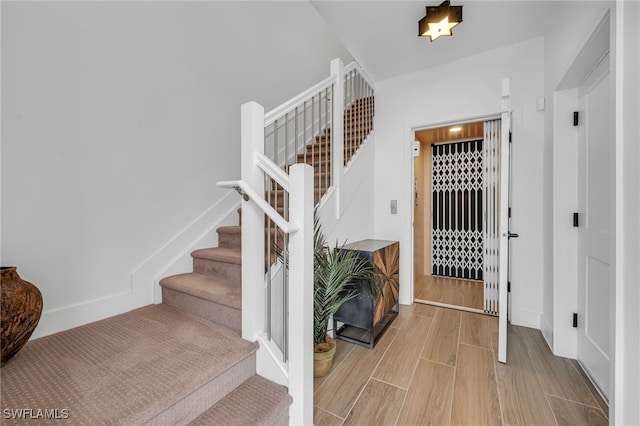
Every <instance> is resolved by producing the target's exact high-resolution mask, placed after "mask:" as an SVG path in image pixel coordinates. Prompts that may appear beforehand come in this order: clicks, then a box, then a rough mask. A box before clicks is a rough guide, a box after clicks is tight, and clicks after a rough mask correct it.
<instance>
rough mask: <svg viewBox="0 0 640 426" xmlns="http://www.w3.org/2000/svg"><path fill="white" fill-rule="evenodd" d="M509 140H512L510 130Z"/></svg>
mask: <svg viewBox="0 0 640 426" xmlns="http://www.w3.org/2000/svg"><path fill="white" fill-rule="evenodd" d="M511 140H512V138H511V132H509V143H511Z"/></svg>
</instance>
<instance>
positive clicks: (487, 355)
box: [314, 304, 608, 426]
mask: <svg viewBox="0 0 640 426" xmlns="http://www.w3.org/2000/svg"><path fill="white" fill-rule="evenodd" d="M497 329H498V327H497V318H495V317H490V316H485V315H481V314H475V313H470V312H462V311H456V310H451V309H446V308H441V307H435V306H428V305H420V304H414V305H412V306H405V305H401V306H400V313H399V314H398V317H397V318H396V319H395V321H394V322H393V323H392V324H391V326H390V327H389V328H388V329H387V331H386V333H385V335H384V336H382V338H381V339H380V341H379V343H378V344H377V345H376V347H375V348H374V349H373V350H368V349H366V348H364V347H361V346H356V345H353V344H351V343H347V342H343V341H340V340H339V341H338V342H337V344H338V347H337V351H336V358H335V362H334V365H333V368H332V370H331V373H330V374H329V375H328V376H327V377H324V378H321V379H316V380H315V383H314V389H315V393H314V405H315V413H314V423H315V425H317V426H322V425H336V426H337V425H347V424H349V425H367V426H369V425H381V426H386V425H459V424H460V425H461V424H466V425H510V426H517V425H557V426H561V425H606V424H608V408H607V406H606V404H605V403H604V402H603V400H602V399H601V398H600V396H599V395H598V393H597V392H596V390H595V389H594V388H593V386H592V385H591V383H590V382H589V381H588V380H587V379H586V377H585V375H584V374H583V373H582V372H581V371H580V370H579V368H580V367H579V366H578V364H577V363H576V362H575V361H573V360H569V359H566V358H560V357H556V356H553V354H551V351H550V350H549V348H548V347H547V346H546V343H545V342H544V339H543V337H542V334H541V333H540V331H538V330H533V329H529V328H524V327H515V326H511V325H510V326H509V339H508V345H509V348H508V363H507V364H501V363H499V362H497V354H496V349H497Z"/></svg>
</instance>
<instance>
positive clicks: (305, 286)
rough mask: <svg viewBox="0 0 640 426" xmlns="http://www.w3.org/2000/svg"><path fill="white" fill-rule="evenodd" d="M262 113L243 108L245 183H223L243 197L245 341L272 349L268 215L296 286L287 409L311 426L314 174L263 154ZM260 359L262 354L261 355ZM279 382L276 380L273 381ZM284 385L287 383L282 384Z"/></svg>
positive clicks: (255, 107)
mask: <svg viewBox="0 0 640 426" xmlns="http://www.w3.org/2000/svg"><path fill="white" fill-rule="evenodd" d="M264 117H265V116H264V108H263V107H262V106H261V105H259V104H257V103H255V102H248V103H246V104H244V105H242V130H241V179H240V180H237V181H227V182H219V183H218V186H221V187H226V188H233V189H235V190H236V191H238V193H240V194H241V195H242V197H243V200H244V202H243V205H242V212H241V215H242V337H243V338H244V339H246V340H249V341H252V342H255V341H259V342H260V346H261V349H263V350H266V351H268V352H270V353H272V352H273V351H274V350H277V349H274V347H273V346H272V345H271V340H270V339H269V338H267V337H266V336H265V331H266V330H267V320H266V318H267V310H268V309H271V305H272V302H273V301H272V297H271V296H272V295H271V294H270V293H268V291H267V290H268V289H266V288H265V238H264V235H265V215H266V217H268V219H269V220H270V221H273V222H274V223H276V224H277V226H278V228H279V229H281V230H282V232H284V233H285V234H286V235H287V236H288V238H287V239H288V246H289V250H288V251H289V253H290V254H289V259H288V261H287V262H286V263H288V265H289V268H288V271H287V275H288V277H289V280H290V281H291V282H292V283H294V285H292V286H290V287H289V288H286V289H284V291H285V293H286V294H287V300H286V305H284V306H281V307H280V308H281V310H282V312H285V313H287V314H288V315H285V318H286V322H287V327H286V328H287V333H286V334H287V335H288V339H289V341H291V342H295V344H291V345H290V344H289V343H288V342H285V346H286V348H287V349H286V352H287V354H288V357H287V362H286V364H284V365H281V366H280V368H282V369H283V370H286V371H284V372H285V374H286V376H287V383H286V385H287V386H288V387H289V393H290V394H291V395H292V396H294V402H293V404H292V405H291V408H290V410H289V416H290V420H291V422H292V423H294V424H312V423H313V355H312V352H311V348H313V293H312V291H313V252H312V251H313V241H312V233H313V169H312V167H311V166H309V165H307V164H295V165H292V166H291V167H290V168H289V174H288V175H287V174H286V173H284V172H283V171H282V169H280V168H279V167H278V166H277V165H276V164H275V163H273V162H272V161H271V160H270V159H268V158H267V157H266V156H265V155H264V122H265V121H264ZM265 177H267V178H268V179H273V180H274V181H275V182H277V184H278V185H279V186H281V187H282V188H283V189H284V190H285V191H287V192H288V194H289V212H288V219H285V218H284V217H283V216H282V215H281V214H280V213H279V212H278V211H277V210H276V209H274V208H273V206H271V205H270V204H269V203H268V202H267V200H266V199H265V196H264V182H265ZM258 357H260V354H258ZM265 368H266V369H268V368H269V367H268V366H263V365H261V363H260V362H258V363H257V372H258V374H261V375H263V376H265V377H267V378H272V377H271V376H272V375H273V373H272V372H269V371H262V369H265ZM274 379H275V380H277V378H274ZM283 384H285V383H283Z"/></svg>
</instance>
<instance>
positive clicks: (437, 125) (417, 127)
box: [405, 112, 502, 303]
mask: <svg viewBox="0 0 640 426" xmlns="http://www.w3.org/2000/svg"><path fill="white" fill-rule="evenodd" d="M500 118H502V112H494V113H489V114H483V115H479V116H475V117H466V118H461V119H456V120H447V121H441V122H436V123H429V124H418V125H413V126H410V127H409V128H408V130H407V134H408V136H407V143H406V144H405V145H406V147H408V149H407V156H408V159H409V164H410V167H411V173H410V175H409V178H410V181H409V186H408V187H409V188H410V190H411V197H410V203H411V204H410V208H409V211H410V212H411V220H410V221H409V224H408V226H409V228H410V232H409V235H410V244H409V248H408V249H407V251H408V252H409V254H408V258H409V259H411V262H412V267H411V268H410V276H409V282H410V283H411V285H410V286H409V290H410V291H409V297H410V300H411V303H413V302H414V301H415V295H414V286H415V268H414V266H413V256H414V245H415V238H414V237H415V226H414V224H415V220H416V218H415V202H416V200H415V192H414V190H413V185H414V179H415V166H414V157H413V142H414V141H415V133H416V132H419V131H421V130H430V129H437V128H440V127H449V126H453V125H458V124H467V123H475V122H478V121H488V120H497V119H500ZM405 229H406V228H405Z"/></svg>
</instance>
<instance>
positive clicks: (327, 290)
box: [274, 211, 380, 377]
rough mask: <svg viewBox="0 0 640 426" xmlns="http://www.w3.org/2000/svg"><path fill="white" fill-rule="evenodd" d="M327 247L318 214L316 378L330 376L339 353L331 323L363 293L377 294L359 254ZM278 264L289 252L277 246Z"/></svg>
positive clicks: (315, 236)
mask: <svg viewBox="0 0 640 426" xmlns="http://www.w3.org/2000/svg"><path fill="white" fill-rule="evenodd" d="M344 244H345V243H343V244H342V245H340V244H338V242H337V241H336V245H335V247H333V248H331V247H329V245H328V244H327V240H326V236H325V234H324V232H323V231H322V225H321V224H320V220H319V218H318V214H317V211H314V215H313V376H314V377H324V376H326V375H327V374H329V371H330V370H331V364H332V363H333V356H334V355H335V352H336V343H335V341H334V339H333V338H332V337H331V336H329V335H328V334H327V330H328V328H329V321H330V320H331V318H332V317H333V315H334V314H335V313H336V312H337V311H338V309H340V306H342V305H343V304H344V303H345V302H347V301H348V300H351V299H352V298H354V297H360V295H361V291H367V292H369V293H370V294H378V292H379V291H380V290H379V285H378V284H377V280H376V278H375V273H374V267H373V265H371V263H369V261H368V260H367V259H365V258H363V257H360V256H359V255H358V253H357V252H355V251H351V250H343V247H344ZM274 251H275V253H276V255H277V256H278V258H279V260H280V261H281V262H283V263H285V262H286V261H287V260H288V258H289V256H288V255H287V253H286V249H285V250H282V248H281V247H278V246H277V245H274Z"/></svg>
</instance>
